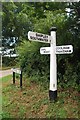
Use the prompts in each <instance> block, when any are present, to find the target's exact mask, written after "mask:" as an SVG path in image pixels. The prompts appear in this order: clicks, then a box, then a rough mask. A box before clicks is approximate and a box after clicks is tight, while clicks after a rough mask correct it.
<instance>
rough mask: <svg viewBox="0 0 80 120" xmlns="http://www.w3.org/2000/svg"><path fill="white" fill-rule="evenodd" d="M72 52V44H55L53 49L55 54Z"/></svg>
mask: <svg viewBox="0 0 80 120" xmlns="http://www.w3.org/2000/svg"><path fill="white" fill-rule="evenodd" d="M72 52H73V46H72V45H63V46H56V50H55V53H56V54H71V53H72Z"/></svg>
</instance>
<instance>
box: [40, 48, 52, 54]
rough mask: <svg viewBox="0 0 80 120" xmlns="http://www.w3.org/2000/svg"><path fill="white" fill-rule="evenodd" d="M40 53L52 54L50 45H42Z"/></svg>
mask: <svg viewBox="0 0 80 120" xmlns="http://www.w3.org/2000/svg"><path fill="white" fill-rule="evenodd" d="M40 53H41V54H50V47H41V48H40Z"/></svg>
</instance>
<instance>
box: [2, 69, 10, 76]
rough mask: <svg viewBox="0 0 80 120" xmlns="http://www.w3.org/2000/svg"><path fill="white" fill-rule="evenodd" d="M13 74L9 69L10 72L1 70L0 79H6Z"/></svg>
mask: <svg viewBox="0 0 80 120" xmlns="http://www.w3.org/2000/svg"><path fill="white" fill-rule="evenodd" d="M11 74H12V71H11V69H9V70H0V78H2V77H5V76H7V75H11Z"/></svg>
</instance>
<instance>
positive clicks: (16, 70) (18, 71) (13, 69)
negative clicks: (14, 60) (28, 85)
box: [11, 68, 22, 88]
mask: <svg viewBox="0 0 80 120" xmlns="http://www.w3.org/2000/svg"><path fill="white" fill-rule="evenodd" d="M11 70H12V71H13V84H15V73H18V74H20V87H21V88H22V71H21V70H19V69H15V68H12V69H11Z"/></svg>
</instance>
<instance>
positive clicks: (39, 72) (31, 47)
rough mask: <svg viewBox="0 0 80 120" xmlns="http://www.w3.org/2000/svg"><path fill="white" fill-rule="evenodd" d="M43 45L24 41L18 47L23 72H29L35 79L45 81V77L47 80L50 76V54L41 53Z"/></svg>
mask: <svg viewBox="0 0 80 120" xmlns="http://www.w3.org/2000/svg"><path fill="white" fill-rule="evenodd" d="M41 46H42V44H41V43H36V42H26V41H24V42H22V43H21V46H19V47H18V53H19V55H20V56H19V59H18V60H19V64H20V66H21V68H22V69H23V72H25V73H26V72H27V75H28V76H29V77H33V79H34V81H43V80H44V78H45V79H46V80H47V79H48V76H49V64H48V63H49V56H48V55H47V56H42V55H40V47H41ZM44 61H45V62H44ZM45 67H46V69H45ZM44 74H45V76H46V77H44Z"/></svg>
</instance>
